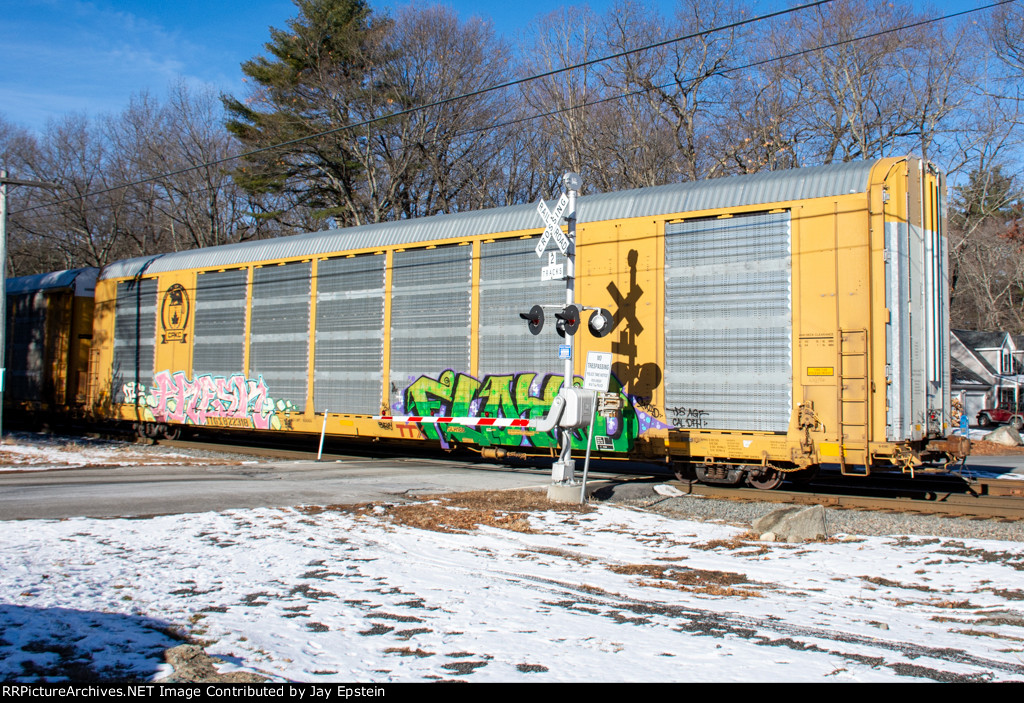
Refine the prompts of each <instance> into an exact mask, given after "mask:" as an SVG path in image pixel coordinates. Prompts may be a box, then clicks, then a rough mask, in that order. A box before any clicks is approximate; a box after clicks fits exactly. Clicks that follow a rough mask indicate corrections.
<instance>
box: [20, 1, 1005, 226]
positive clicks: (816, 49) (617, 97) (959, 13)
mask: <svg viewBox="0 0 1024 703" xmlns="http://www.w3.org/2000/svg"><path fill="white" fill-rule="evenodd" d="M831 1H832V0H821V1H819V2H814V3H810V4H807V5H801V6H798V7H795V8H791V9H790V10H785V11H779V12H775V13H770V14H768V15H763V16H761V17H759V18H752V19H751V20H744V21H742V22H740V23H736V24H734V25H723V26H722V27H718V28H714V29H710V30H706V31H701V32H696V33H694V34H690V35H686V36H683V37H677V38H675V39H670V40H665V41H662V42H657V43H654V44H649V45H646V46H644V47H640V48H637V49H630V50H628V51H624V52H619V53H617V54H612V55H609V56H604V57H600V58H597V59H591V60H589V61H585V62H581V63H578V64H574V65H573V66H569V67H566V68H561V69H555V70H552V71H548V72H545V73H540V74H536V75H534V76H530V77H527V78H520V79H516V80H514V81H509V82H507V83H503V84H500V85H497V86H491V87H488V88H483V89H480V90H478V91H475V92H472V93H466V94H463V95H460V96H457V97H452V98H446V99H444V100H439V101H436V102H434V103H430V104H428V105H423V106H419V107H414V108H409V109H407V110H402V111H400V112H396V113H391V114H388V115H385V116H383V117H376V118H371V119H369V120H364V121H362V122H358V123H353V124H348V125H345V126H343V127H337V128H334V129H331V130H328V131H326V132H320V133H318V134H313V135H309V136H306V137H301V138H299V139H294V140H291V141H287V142H282V143H280V144H275V145H272V146H267V147H262V148H260V149H255V150H253V151H249V152H245V153H242V154H237V155H234V156H228V157H224V158H222V159H217V160H214V161H210V162H206V163H203V164H198V165H195V166H190V167H187V168H183V169H180V170H177V171H172V172H169V173H165V174H162V175H158V176H150V177H147V178H144V179H140V180H138V181H134V182H131V183H126V184H123V185H119V186H113V187H110V188H106V189H103V190H99V191H94V192H91V193H86V194H83V195H76V196H73V197H70V198H65V199H63V200H57V201H54V202H52V203H47V204H43V205H36V206H33V207H30V208H25V209H23V210H18V211H17V212H15V213H12V214H21V213H24V212H31V211H33V210H38V209H42V208H46V207H51V206H53V205H60V204H62V203H66V202H72V201H75V200H83V199H85V198H87V197H91V196H95V195H102V194H104V193H109V192H113V191H116V190H121V189H123V188H130V187H132V186H136V185H143V184H146V183H151V182H153V181H157V180H160V179H163V178H167V177H170V176H174V175H179V174H181V173H187V172H189V171H195V170H198V169H202V168H206V167H209V166H216V165H219V164H222V163H225V162H228V161H232V160H235V159H240V158H245V157H247V156H250V155H254V154H258V153H262V152H265V151H271V150H273V149H279V148H281V147H283V146H289V145H292V144H296V143H300V142H303V141H308V140H311V139H317V138H319V137H323V136H326V135H329V134H334V133H336V132H340V131H343V130H347V129H355V128H357V127H363V126H366V125H369V124H372V123H374V122H378V121H381V120H386V119H391V118H393V117H397V116H402V115H406V114H411V113H415V112H417V111H420V110H427V109H430V108H432V107H436V106H439V105H444V104H447V103H450V102H453V101H456V100H461V99H465V98H468V97H475V96H477V95H481V94H484V93H487V92H491V91H494V90H498V89H500V88H505V87H509V86H512V85H518V84H521V83H525V82H528V81H532V80H536V79H539V78H546V77H549V76H552V75H556V74H558V73H563V72H565V71H570V70H573V69H576V68H581V67H585V66H588V65H593V64H596V63H599V62H603V61H608V60H611V59H615V58H620V57H622V56H626V55H629V54H633V53H637V52H639V51H646V50H649V49H653V48H658V47H660V46H665V45H667V44H671V43H674V42H679V41H684V40H686V39H691V38H694V37H696V36H700V35H703V34H712V33H714V32H718V31H724V30H725V29H729V28H734V27H735V26H739V25H740V24H747V23H749V22H753V21H759V20H763V19H769V18H772V17H775V16H778V15H781V14H787V13H789V12H793V11H796V10H801V9H806V8H809V7H814V6H818V5H822V4H825V3H827V2H831ZM1016 1H1017V0H999V1H998V2H993V3H990V4H988V5H982V6H979V7H975V8H971V9H968V10H960V11H957V12H951V13H949V14H946V15H941V16H939V17H931V18H927V19H923V20H919V21H917V22H911V23H909V24H905V25H900V26H898V27H893V28H890V29H882V30H878V31H876V32H870V33H868V34H862V35H859V36H856V37H851V38H849V39H843V40H839V41H835V42H832V43H830V44H823V45H819V46H815V47H811V48H808V49H801V50H799V51H794V52H791V53H789V54H783V55H780V56H773V57H770V58H766V59H760V60H758V61H752V62H750V63H746V64H743V65H740V66H732V67H725V68H721V69H719V70H718V71H716V72H715V73H716V74H719V75H727V74H730V73H736V72H738V71H745V70H749V69H751V68H757V67H760V66H764V65H767V64H770V63H774V62H777V61H784V60H787V59H791V58H796V57H798V56H804V55H806V54H813V53H816V52H819V51H825V50H827V49H833V48H836V47H839V46H844V45H847V44H853V43H856V42H860V41H865V40H868V39H874V38H877V37H881V36H885V35H887V34H893V33H896V32H902V31H905V30H908V29H915V28H918V27H923V26H927V25H929V24H934V23H937V22H943V21H945V20H948V19H953V18H956V17H960V16H963V15H968V14H972V13H975V12H981V11H984V10H990V9H993V8H995V7H999V6H1002V5H1008V4H1010V3H1013V2H1016ZM672 85H673V83H664V84H661V85H655V86H650V87H645V88H639V89H637V90H633V91H628V92H626V93H620V94H618V95H613V96H609V97H605V98H599V99H597V100H591V101H586V102H582V103H579V104H578V105H570V106H567V107H563V108H559V109H556V110H551V111H548V112H544V113H537V114H533V115H529V116H526V117H517V118H515V119H511V120H506V121H505V122H498V123H493V124H489V125H487V126H485V127H476V128H472V129H467V130H464V131H462V132H458V133H456V134H455V135H453V138H458V137H464V136H468V135H471V134H476V133H478V132H484V131H493V130H495V129H500V128H503V127H508V126H512V125H515V124H521V123H524V122H529V121H532V120H536V119H542V118H545V117H553V116H555V115H560V114H563V113H566V112H570V111H572V110H578V109H581V108H585V107H592V106H594V105H601V104H604V103H608V102H613V101H617V100H623V99H625V98H629V97H633V96H636V95H643V94H645V93H649V92H652V91H654V90H661V89H665V88H669V87H671V86H672ZM439 141H441V138H436V139H433V140H428V141H425V142H418V143H417V144H416V146H421V145H422V146H427V145H430V144H434V143H437V142H439ZM411 146H412V145H409V146H406V145H403V148H410V147H411ZM211 187H213V186H208V187H201V188H196V189H194V190H191V191H187V192H185V193H181V195H191V194H194V193H201V192H204V191H206V190H209V189H210V188H211ZM145 200H147V199H142V198H140V199H136V200H134V201H131V202H144V201H145ZM103 207H105V206H104V205H96V206H93V207H91V208H86V209H87V210H95V209H101V208H103Z"/></svg>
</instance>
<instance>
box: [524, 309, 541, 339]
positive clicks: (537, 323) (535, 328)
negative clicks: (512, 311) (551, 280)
mask: <svg viewBox="0 0 1024 703" xmlns="http://www.w3.org/2000/svg"><path fill="white" fill-rule="evenodd" d="M519 317H521V318H522V319H524V320H526V326H527V327H528V328H529V330H530V332H531V333H532V334H540V331H541V330H542V329H544V308H542V307H541V306H540V305H534V306H533V307H532V308H530V312H521V313H519Z"/></svg>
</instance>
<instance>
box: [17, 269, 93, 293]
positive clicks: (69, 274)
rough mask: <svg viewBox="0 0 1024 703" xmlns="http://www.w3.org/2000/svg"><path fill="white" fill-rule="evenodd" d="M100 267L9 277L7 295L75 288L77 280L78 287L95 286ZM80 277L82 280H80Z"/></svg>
mask: <svg viewBox="0 0 1024 703" xmlns="http://www.w3.org/2000/svg"><path fill="white" fill-rule="evenodd" d="M99 271H100V270H99V269H98V268H93V267H85V268H80V269H67V270H65V271H52V272H50V273H38V274H36V275H34V276H19V277H17V278H8V279H7V295H19V294H22V293H35V292H36V291H41V290H56V289H59V288H74V287H76V281H77V282H78V287H79V288H81V287H82V286H83V285H84V286H86V287H88V286H90V285H91V286H93V287H95V284H96V277H97V275H98V274H99ZM79 277H81V278H82V280H78V279H79Z"/></svg>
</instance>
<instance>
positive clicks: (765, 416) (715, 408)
mask: <svg viewBox="0 0 1024 703" xmlns="http://www.w3.org/2000/svg"><path fill="white" fill-rule="evenodd" d="M790 252H791V242H790V215H789V213H788V212H783V213H770V214H769V213H757V214H752V215H739V216H736V217H730V218H723V219H702V220H693V221H689V222H679V223H669V224H668V225H666V227H665V366H666V369H665V392H666V407H667V410H668V412H667V413H666V415H667V417H668V419H669V421H671V422H673V424H675V425H676V426H677V427H682V428H693V429H715V430H754V431H767V432H785V431H786V430H787V428H788V425H789V417H790V413H791V408H792V387H793V381H792V374H793V362H792V350H791V345H792V294H791V281H792V275H791V262H790Z"/></svg>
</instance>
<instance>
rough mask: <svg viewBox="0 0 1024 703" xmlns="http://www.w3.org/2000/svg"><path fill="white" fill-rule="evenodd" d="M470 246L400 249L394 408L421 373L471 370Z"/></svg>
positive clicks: (394, 287) (394, 306)
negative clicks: (402, 250)
mask: <svg viewBox="0 0 1024 703" xmlns="http://www.w3.org/2000/svg"><path fill="white" fill-rule="evenodd" d="M472 253H473V248H472V247H470V246H452V247H439V248H437V249H417V250H413V251H404V252H395V254H394V257H393V264H392V265H393V270H392V274H391V364H390V370H389V374H390V388H389V398H390V402H391V406H392V410H394V409H395V408H399V407H402V406H403V405H404V392H405V389H406V388H407V387H408V386H409V384H410V383H412V382H413V381H415V380H416V379H417V378H418V377H420V376H428V377H430V378H437V377H438V376H439V375H440V374H441V373H443V372H444V371H445V369H454V370H455V371H459V372H466V371H468V370H469V333H470V305H471V302H472V297H471V295H470V286H471V277H472Z"/></svg>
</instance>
